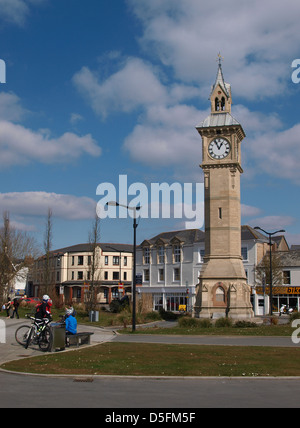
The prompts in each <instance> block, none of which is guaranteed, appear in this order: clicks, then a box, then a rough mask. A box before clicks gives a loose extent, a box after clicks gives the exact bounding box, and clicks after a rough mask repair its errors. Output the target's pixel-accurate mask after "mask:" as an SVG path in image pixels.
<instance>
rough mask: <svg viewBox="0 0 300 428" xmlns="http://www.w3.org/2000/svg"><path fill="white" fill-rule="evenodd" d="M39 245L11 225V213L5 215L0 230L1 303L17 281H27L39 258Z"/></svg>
mask: <svg viewBox="0 0 300 428" xmlns="http://www.w3.org/2000/svg"><path fill="white" fill-rule="evenodd" d="M37 254H38V250H37V244H36V242H35V240H34V239H33V238H32V237H30V236H28V235H27V233H26V232H23V231H19V230H16V229H15V228H13V227H12V226H11V224H10V219H9V213H8V212H7V211H5V212H4V213H3V227H2V228H1V229H0V301H1V304H2V303H3V301H4V300H5V299H7V296H8V294H9V289H10V287H11V286H12V285H13V282H14V281H15V280H16V279H25V277H26V275H27V273H26V270H25V269H24V268H29V267H30V266H32V264H33V262H34V258H35V257H36V256H37Z"/></svg>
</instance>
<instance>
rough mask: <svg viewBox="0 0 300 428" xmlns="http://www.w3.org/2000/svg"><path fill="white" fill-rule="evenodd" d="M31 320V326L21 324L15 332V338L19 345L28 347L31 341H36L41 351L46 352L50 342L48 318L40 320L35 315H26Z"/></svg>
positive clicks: (50, 334)
mask: <svg viewBox="0 0 300 428" xmlns="http://www.w3.org/2000/svg"><path fill="white" fill-rule="evenodd" d="M28 318H30V319H31V320H33V323H32V324H31V326H29V325H21V326H20V327H19V328H18V329H17V330H16V333H15V339H16V341H17V343H19V345H22V346H24V347H25V349H27V348H28V346H29V345H30V344H31V343H37V344H38V345H39V348H40V349H41V351H43V352H48V351H49V350H50V348H51V344H52V332H51V328H50V326H49V323H50V321H51V320H50V319H48V318H44V319H42V320H40V319H36V318H35V317H32V316H30V317H28Z"/></svg>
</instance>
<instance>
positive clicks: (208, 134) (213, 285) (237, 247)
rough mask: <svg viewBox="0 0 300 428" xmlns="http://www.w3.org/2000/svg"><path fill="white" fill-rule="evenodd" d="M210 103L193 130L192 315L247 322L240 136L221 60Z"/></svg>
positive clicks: (248, 296)
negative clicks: (197, 147) (200, 257)
mask: <svg viewBox="0 0 300 428" xmlns="http://www.w3.org/2000/svg"><path fill="white" fill-rule="evenodd" d="M210 101H211V114H210V115H209V116H208V117H207V118H206V119H205V120H204V121H203V122H202V123H201V124H200V125H199V126H197V127H196V129H197V131H198V132H199V134H200V135H201V137H202V153H203V154H202V164H201V165H200V166H201V168H202V169H203V172H204V188H205V193H204V194H205V201H204V204H205V257H204V264H203V267H202V270H201V273H200V282H199V288H198V293H197V300H196V307H195V314H196V316H198V315H199V317H201V318H210V317H214V318H215V317H221V316H229V317H231V318H250V317H252V316H253V310H252V305H251V302H250V287H249V286H248V285H247V278H246V274H245V269H244V266H243V261H242V257H241V202H240V175H241V174H242V172H243V170H242V167H241V142H242V140H243V138H244V137H245V133H244V130H243V128H242V126H241V125H240V124H239V123H238V122H237V121H236V120H235V119H234V118H233V117H232V116H231V104H232V100H231V89H230V85H229V84H228V83H225V81H224V77H223V73H222V67H221V57H220V56H219V65H218V73H217V77H216V81H215V84H214V85H213V86H212V90H211V94H210Z"/></svg>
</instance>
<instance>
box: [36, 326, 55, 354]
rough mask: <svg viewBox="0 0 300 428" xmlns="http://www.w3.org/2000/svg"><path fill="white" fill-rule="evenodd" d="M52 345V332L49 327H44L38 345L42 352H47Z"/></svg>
mask: <svg viewBox="0 0 300 428" xmlns="http://www.w3.org/2000/svg"><path fill="white" fill-rule="evenodd" d="M51 345H52V332H51V329H50V327H48V326H47V327H45V328H44V330H43V331H42V332H41V335H40V337H39V347H40V349H41V350H42V351H43V352H48V351H49V350H50V348H51Z"/></svg>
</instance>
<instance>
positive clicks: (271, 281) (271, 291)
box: [254, 226, 285, 316]
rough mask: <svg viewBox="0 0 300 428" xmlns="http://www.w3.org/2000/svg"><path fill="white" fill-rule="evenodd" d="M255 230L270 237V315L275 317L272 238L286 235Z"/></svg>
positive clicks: (279, 231)
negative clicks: (277, 235)
mask: <svg viewBox="0 0 300 428" xmlns="http://www.w3.org/2000/svg"><path fill="white" fill-rule="evenodd" d="M254 229H256V230H261V231H262V232H263V233H265V234H266V235H268V237H269V246H270V315H271V316H272V315H273V272H272V239H271V238H272V236H273V235H276V233H284V232H285V230H283V229H282V230H276V232H266V231H265V230H264V229H262V228H261V227H258V226H256V227H255V228H254Z"/></svg>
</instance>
